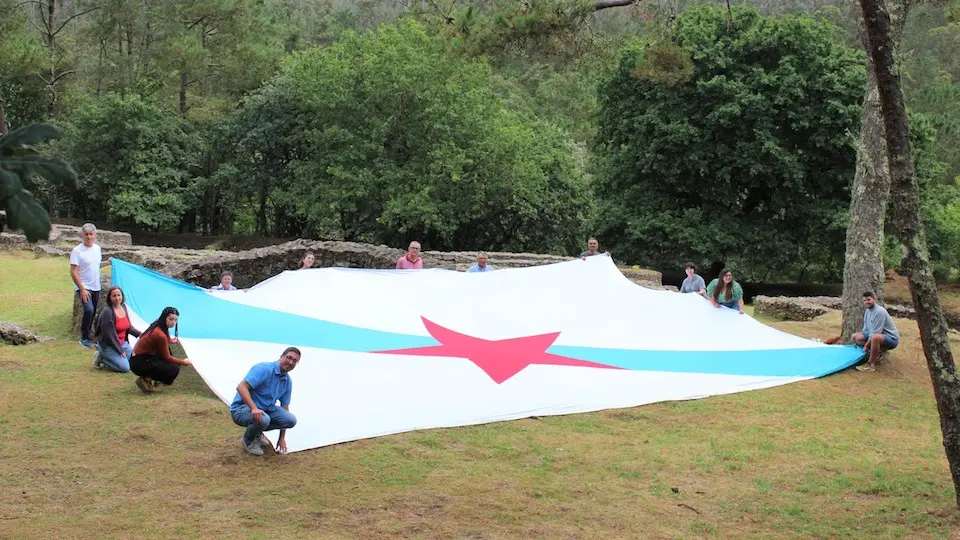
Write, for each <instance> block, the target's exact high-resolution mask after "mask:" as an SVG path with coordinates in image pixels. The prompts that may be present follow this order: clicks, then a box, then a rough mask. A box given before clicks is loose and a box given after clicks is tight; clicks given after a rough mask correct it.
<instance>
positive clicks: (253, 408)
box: [230, 347, 300, 456]
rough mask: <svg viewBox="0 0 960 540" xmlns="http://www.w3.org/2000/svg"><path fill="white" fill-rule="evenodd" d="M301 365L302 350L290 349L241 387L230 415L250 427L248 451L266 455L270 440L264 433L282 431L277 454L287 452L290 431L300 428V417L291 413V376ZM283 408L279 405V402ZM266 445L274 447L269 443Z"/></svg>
mask: <svg viewBox="0 0 960 540" xmlns="http://www.w3.org/2000/svg"><path fill="white" fill-rule="evenodd" d="M299 363H300V349H297V348H296V347H287V349H286V350H285V351H283V354H281V355H280V359H279V360H277V361H276V362H261V363H259V364H256V365H255V366H253V367H252V368H250V371H249V372H248V373H247V376H246V377H244V378H243V380H242V381H240V384H239V385H237V395H236V397H234V398H233V403H231V404H230V416H231V417H232V418H233V422H234V423H235V424H237V425H238V426H241V427H245V428H247V431H246V432H245V433H244V434H243V446H244V447H245V448H246V449H247V452H249V453H251V454H253V455H255V456H262V455H263V445H264V440H265V439H266V437H262V435H263V432H264V431H270V430H272V429H279V430H280V438H279V439H278V440H277V452H279V453H281V454H285V453H286V452H287V430H288V429H290V428H292V427H293V426H295V425H297V417H296V416H294V415H292V414H290V395H291V393H292V392H293V381H292V380H291V379H290V376H289V375H288V373H290V372H291V371H292V370H293V368H295V367H297V364H299ZM278 400H279V401H280V406H279V407H278V406H277V401H278ZM266 445H267V446H270V443H269V441H266Z"/></svg>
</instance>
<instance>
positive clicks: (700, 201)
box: [0, 0, 960, 282]
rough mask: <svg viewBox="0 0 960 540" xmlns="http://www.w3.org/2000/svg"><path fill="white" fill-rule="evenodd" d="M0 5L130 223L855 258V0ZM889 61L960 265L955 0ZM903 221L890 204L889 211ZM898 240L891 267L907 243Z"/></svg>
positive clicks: (12, 59)
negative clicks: (851, 235)
mask: <svg viewBox="0 0 960 540" xmlns="http://www.w3.org/2000/svg"><path fill="white" fill-rule="evenodd" d="M596 7H597V2H595V1H590V2H579V3H578V2H576V1H573V0H543V1H532V0H531V1H516V0H493V1H487V2H468V1H463V0H435V1H403V0H397V1H393V0H381V1H370V0H358V1H354V2H341V1H337V0H316V1H312V2H308V1H298V0H211V1H207V2H192V1H185V0H172V1H171V0H136V1H134V0H104V1H99V2H97V1H86V0H36V1H33V0H31V1H21V0H0V100H2V101H0V103H2V106H3V112H4V114H5V118H6V122H8V124H9V125H10V126H11V127H13V128H15V127H18V126H22V125H27V124H31V123H34V122H43V121H52V122H54V123H56V124H58V125H60V126H62V127H64V128H65V135H64V136H63V137H62V138H61V139H59V140H58V141H56V142H55V143H54V144H53V145H52V146H51V147H50V148H49V151H50V152H51V153H53V154H55V155H59V156H61V157H62V158H63V159H65V160H66V161H67V162H69V163H70V164H71V165H73V167H74V169H76V171H77V173H78V176H79V178H80V189H79V190H77V191H71V190H65V189H64V188H63V187H61V186H59V185H54V184H50V183H47V182H46V181H45V180H43V179H42V178H39V177H37V178H34V179H32V180H30V181H31V182H32V184H31V185H28V186H26V187H27V188H28V189H30V191H32V192H33V193H34V194H35V195H36V196H37V197H38V199H39V200H40V201H41V203H42V204H43V205H44V206H45V207H46V208H47V209H48V210H49V211H50V213H51V215H52V216H54V217H55V218H56V217H60V218H66V217H79V218H83V219H85V220H92V221H95V222H96V221H102V222H111V223H119V224H123V225H125V226H129V227H132V228H136V229H138V230H146V231H156V232H196V233H202V234H211V235H223V234H251V235H262V236H276V237H297V236H299V237H308V238H324V239H343V240H354V241H363V242H374V243H386V244H390V245H394V246H400V247H402V246H404V245H406V243H407V242H408V241H409V240H411V239H417V240H420V241H421V242H422V243H423V245H424V247H425V248H426V249H457V250H459V249H484V250H503V251H533V252H542V253H558V254H576V253H579V251H581V249H582V246H583V243H584V239H585V238H586V236H588V235H596V236H598V237H600V238H601V239H602V243H603V248H604V249H609V250H611V251H613V252H614V253H615V254H616V257H617V259H618V261H619V262H623V263H627V264H639V265H643V266H646V267H651V268H657V269H667V268H675V267H677V266H679V265H681V264H683V263H685V262H687V261H693V262H695V263H697V264H698V265H701V266H703V267H719V266H722V265H726V266H732V267H734V268H736V269H737V275H738V279H746V280H752V281H758V282H776V281H782V282H786V281H791V282H792V281H799V282H837V281H839V280H840V278H841V276H842V274H843V264H844V239H845V232H846V229H847V224H848V214H849V208H850V189H851V184H852V183H853V179H854V175H855V170H856V162H857V159H856V158H857V153H858V151H862V150H863V149H861V148H858V135H859V131H860V118H861V112H862V102H863V96H864V89H865V87H866V70H865V67H866V56H865V54H864V53H863V50H862V45H860V40H859V38H858V27H857V18H856V11H855V10H857V9H859V7H858V5H857V4H856V3H855V2H849V1H843V2H841V1H833V2H827V1H819V0H809V1H806V2H792V1H789V0H783V1H771V0H760V1H758V2H751V3H734V4H732V5H730V6H728V5H727V4H711V3H688V2H681V1H679V0H678V1H667V0H660V1H659V2H648V3H643V4H631V5H627V6H621V7H618V8H616V9H601V10H597V9H596ZM898 52H899V54H900V60H901V63H902V65H901V67H902V75H903V83H904V91H905V95H906V99H907V105H908V108H909V111H910V121H911V136H912V143H913V150H914V156H915V158H916V163H917V174H918V181H919V183H920V187H921V210H922V215H923V220H924V223H925V226H926V231H927V235H928V241H929V244H930V250H931V260H932V263H933V264H934V267H935V270H936V274H937V276H938V278H939V279H941V280H947V279H949V278H950V277H951V275H954V276H955V275H956V272H957V269H958V268H960V184H958V182H960V144H958V143H960V2H958V1H957V0H954V1H953V2H952V3H926V4H920V5H916V6H912V7H911V9H910V12H909V17H908V19H907V22H906V24H905V26H904V32H903V37H902V45H901V50H900V51H898ZM887 220H888V221H890V223H888V228H889V229H890V231H891V232H892V228H893V224H892V217H888V218H887ZM894 236H895V235H893V234H890V235H888V236H887V241H886V244H885V245H886V250H885V254H884V262H885V266H886V267H887V268H894V269H895V268H897V267H898V265H899V264H900V253H899V247H898V245H897V242H896V241H895V239H894Z"/></svg>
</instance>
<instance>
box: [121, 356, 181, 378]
mask: <svg viewBox="0 0 960 540" xmlns="http://www.w3.org/2000/svg"><path fill="white" fill-rule="evenodd" d="M130 371H132V372H134V373H135V374H137V375H139V376H141V377H147V378H149V379H153V380H155V381H158V382H162V383H163V384H166V385H171V384H173V381H174V380H176V378H177V375H179V374H180V366H179V365H177V364H173V363H171V362H167V361H166V360H164V359H163V358H162V357H161V356H160V355H158V354H135V355H133V358H131V359H130Z"/></svg>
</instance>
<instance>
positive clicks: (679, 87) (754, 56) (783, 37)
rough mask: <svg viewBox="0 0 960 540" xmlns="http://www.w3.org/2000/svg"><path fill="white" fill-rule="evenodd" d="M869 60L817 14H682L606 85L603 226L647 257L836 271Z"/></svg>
mask: <svg viewBox="0 0 960 540" xmlns="http://www.w3.org/2000/svg"><path fill="white" fill-rule="evenodd" d="M861 65H862V60H861V57H859V55H858V54H857V53H856V52H855V51H853V50H851V49H849V48H846V47H844V46H842V45H840V44H837V42H836V41H835V40H834V39H833V38H832V36H831V31H830V29H829V28H828V27H826V26H825V25H824V24H822V23H819V22H817V21H814V20H812V19H809V18H804V17H795V16H784V17H778V18H770V17H763V16H761V15H760V14H759V12H758V11H757V10H755V9H753V8H750V7H736V8H734V9H733V12H732V19H731V18H730V14H728V13H727V11H726V10H725V9H718V8H714V7H698V8H694V9H691V10H690V11H687V12H685V13H683V14H681V15H680V16H678V17H677V19H676V21H675V22H674V24H673V25H672V27H671V29H670V30H669V32H668V34H667V35H666V36H665V37H664V38H663V39H662V40H659V41H657V42H654V43H644V42H638V43H637V44H636V45H635V46H633V47H632V48H631V49H629V50H627V51H626V52H625V53H624V55H623V58H622V59H621V61H620V66H619V69H617V70H616V72H615V73H614V74H613V75H612V76H611V77H610V78H609V80H608V81H607V82H606V83H605V84H604V85H603V87H602V90H601V96H600V100H601V102H600V110H601V114H600V119H599V124H600V125H599V126H598V132H599V134H598V137H597V144H596V146H595V150H596V154H597V156H598V160H599V171H598V175H597V180H596V182H595V188H596V191H597V193H598V196H599V198H600V209H599V213H598V226H597V232H598V233H599V234H602V235H603V237H604V239H605V241H606V242H607V245H608V246H611V248H612V249H616V251H617V253H619V254H620V256H621V257H625V258H627V259H628V260H631V261H634V262H637V263H641V264H647V265H654V266H669V265H677V264H681V263H682V262H683V260H685V259H692V260H697V261H704V262H718V261H719V262H728V263H734V264H735V265H736V266H737V267H738V268H740V269H741V275H742V274H745V273H746V274H750V276H749V277H753V278H763V277H765V275H767V273H768V272H769V273H771V274H770V275H771V276H776V277H780V278H785V277H786V278H793V279H798V278H799V279H803V277H805V276H804V269H805V268H806V269H807V273H808V274H809V272H812V271H820V273H821V274H820V275H821V276H829V275H830V274H831V273H832V274H834V275H836V274H837V273H839V269H838V266H839V264H838V261H840V260H841V257H842V253H843V224H842V222H841V220H840V218H839V216H841V215H842V214H843V211H844V209H845V208H846V206H847V204H848V200H849V199H848V185H849V177H850V175H851V174H852V171H853V166H854V156H855V154H854V152H853V144H852V142H853V141H852V138H851V137H850V136H849V135H848V134H849V133H850V132H854V131H855V130H856V125H857V118H858V116H859V105H860V104H859V100H860V97H861V96H862V91H863V90H862V89H863V83H864V73H863V70H862V69H861V68H860V66H861ZM798 263H799V264H798ZM774 273H775V274H774Z"/></svg>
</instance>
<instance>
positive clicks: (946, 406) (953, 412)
mask: <svg viewBox="0 0 960 540" xmlns="http://www.w3.org/2000/svg"><path fill="white" fill-rule="evenodd" d="M860 5H861V6H862V8H863V18H864V23H865V27H866V35H867V43H868V49H867V50H868V52H869V54H870V56H871V58H872V59H873V63H874V67H875V70H876V77H877V89H878V92H879V99H880V106H881V110H882V114H883V125H884V130H885V139H886V143H887V155H888V160H889V166H890V178H891V199H892V202H893V213H894V217H895V218H896V223H897V233H898V236H899V237H900V244H901V246H902V249H903V261H902V267H901V269H902V271H903V272H904V273H905V275H906V276H907V279H908V281H909V283H910V293H911V296H912V297H913V305H914V308H915V309H916V311H917V324H918V326H919V327H920V340H921V343H922V344H923V352H924V356H926V359H927V368H928V370H929V371H930V379H931V382H932V383H933V393H934V396H935V398H936V400H937V410H938V411H939V413H940V429H941V431H942V432H943V446H944V450H945V451H946V456H947V461H948V462H949V464H950V473H951V475H952V476H953V485H954V492H955V496H956V500H957V504H958V506H960V378H958V377H957V370H956V365H955V364H954V360H953V351H952V350H951V348H950V339H949V335H948V333H947V322H946V319H945V318H944V316H943V310H942V308H941V306H940V297H939V295H938V293H937V285H936V282H935V280H934V278H933V271H932V268H931V266H930V261H929V254H928V251H927V243H926V238H925V235H924V229H923V222H922V221H921V219H920V190H919V187H918V185H917V178H916V170H915V167H914V160H913V155H912V152H911V148H910V126H909V122H908V121H907V110H906V105H905V104H904V99H903V91H902V87H901V84H900V75H899V71H898V69H897V65H896V61H895V57H894V51H895V49H896V47H895V33H894V30H893V29H892V24H891V17H890V14H889V12H888V11H887V9H886V7H885V6H884V4H883V1H882V0H860Z"/></svg>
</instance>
